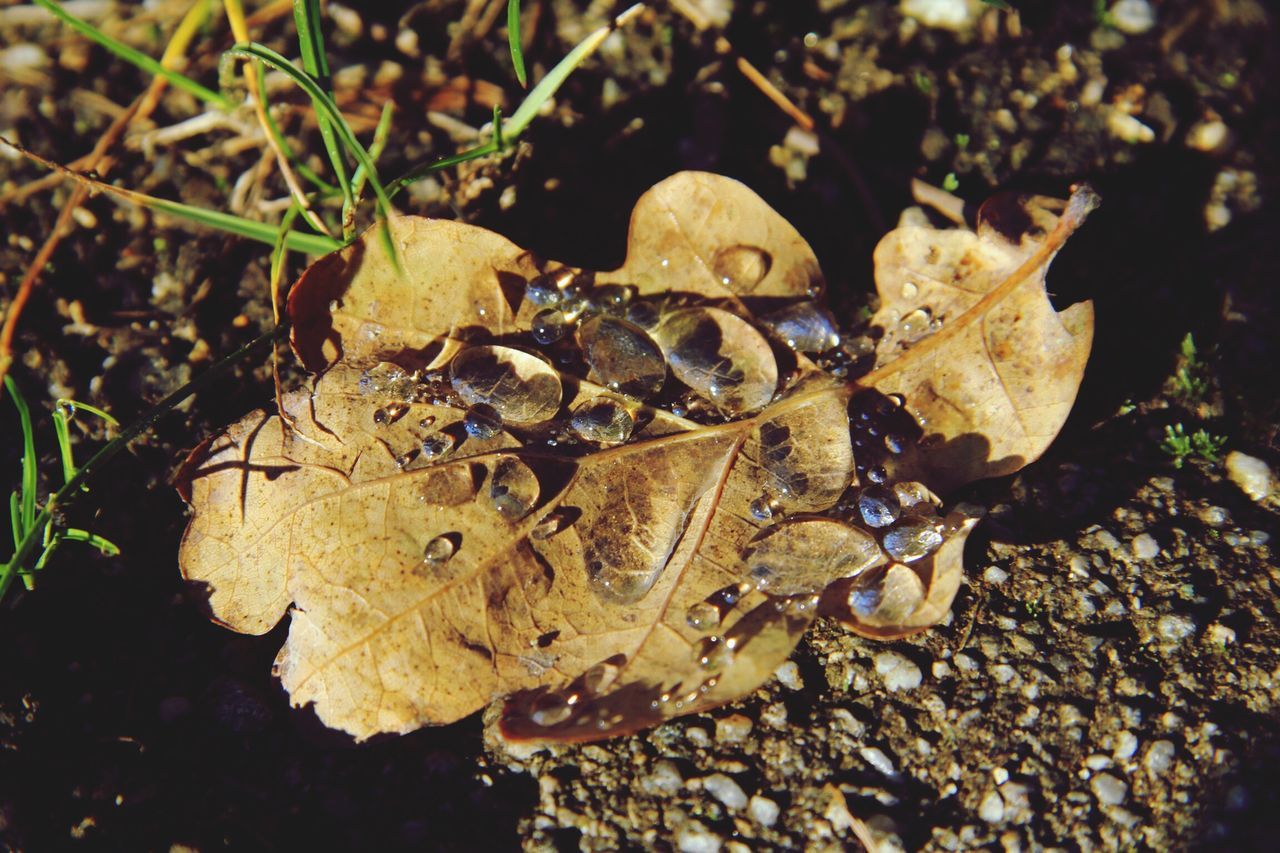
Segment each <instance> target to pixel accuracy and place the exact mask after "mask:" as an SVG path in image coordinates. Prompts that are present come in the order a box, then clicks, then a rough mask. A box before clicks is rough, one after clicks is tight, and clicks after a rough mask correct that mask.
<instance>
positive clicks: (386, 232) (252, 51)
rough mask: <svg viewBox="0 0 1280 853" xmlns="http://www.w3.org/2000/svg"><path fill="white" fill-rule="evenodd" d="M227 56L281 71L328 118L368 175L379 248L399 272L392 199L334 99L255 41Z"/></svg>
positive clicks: (235, 47) (305, 75) (243, 45)
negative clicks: (391, 219)
mask: <svg viewBox="0 0 1280 853" xmlns="http://www.w3.org/2000/svg"><path fill="white" fill-rule="evenodd" d="M227 53H228V54H229V55H231V56H246V57H250V58H252V59H257V60H259V61H260V62H262V63H264V64H266V65H269V66H271V67H272V68H274V69H276V70H277V71H280V72H283V73H284V74H285V75H286V76H288V77H289V78H290V79H291V80H293V81H294V82H295V83H297V84H298V86H299V87H300V88H301V89H302V90H303V91H304V92H306V93H307V96H308V97H310V98H311V103H312V104H313V105H314V106H315V108H316V112H317V113H318V114H324V115H325V116H327V117H328V119H329V121H330V122H331V123H332V125H333V129H334V131H335V132H336V133H337V134H338V138H339V139H340V140H341V141H342V144H343V145H344V146H345V147H346V148H347V150H348V151H350V152H351V155H352V156H353V157H355V159H356V162H358V163H359V164H360V165H362V166H364V168H365V173H366V174H367V175H368V176H369V177H368V181H369V185H370V186H371V187H373V194H374V196H376V197H377V199H378V218H379V220H381V221H382V225H383V227H382V228H380V229H379V235H380V238H381V241H382V246H383V249H385V250H386V252H387V254H388V257H389V258H390V259H391V263H392V266H394V267H395V268H396V270H397V272H399V271H400V260H399V256H398V255H397V254H396V248H395V244H394V243H392V242H391V229H390V227H389V226H388V225H387V219H388V218H389V217H390V215H391V199H390V198H389V197H388V196H387V191H386V189H385V188H384V187H383V186H382V182H381V181H379V180H378V169H377V166H375V165H374V162H373V158H371V157H370V156H369V152H368V151H366V150H365V149H364V146H363V145H361V144H360V141H359V140H357V139H356V136H355V134H354V133H352V132H351V127H350V126H349V125H348V124H347V123H346V121H345V120H344V119H343V118H342V113H341V112H339V110H338V105H337V104H335V103H334V102H333V98H331V97H329V95H327V94H326V93H325V92H324V91H323V90H322V89H321V88H320V86H319V84H317V83H316V81H315V80H313V79H312V78H311V77H310V76H308V75H307V74H304V73H303V72H301V71H299V70H298V69H297V68H294V67H293V65H292V64H291V63H290V62H289V60H287V59H285V58H284V57H283V56H281V55H280V54H278V53H276V52H275V51H274V50H272V49H271V48H269V47H264V46H263V45H260V44H258V43H256V42H255V43H252V44H238V45H236V46H234V47H232V48H231V49H230V50H228V51H227Z"/></svg>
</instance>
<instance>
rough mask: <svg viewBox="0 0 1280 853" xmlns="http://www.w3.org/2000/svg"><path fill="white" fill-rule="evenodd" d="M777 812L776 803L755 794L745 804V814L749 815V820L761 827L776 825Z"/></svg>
mask: <svg viewBox="0 0 1280 853" xmlns="http://www.w3.org/2000/svg"><path fill="white" fill-rule="evenodd" d="M779 811H780V809H779V808H778V804H777V803H775V802H774V801H773V800H771V799H769V798H768V797H762V796H760V795H759V794H756V795H755V796H754V797H752V798H751V801H750V802H748V803H747V814H749V815H751V819H752V820H754V821H755V822H756V823H758V824H760V825H761V826H773V825H774V824H775V823H777V822H778V813H779Z"/></svg>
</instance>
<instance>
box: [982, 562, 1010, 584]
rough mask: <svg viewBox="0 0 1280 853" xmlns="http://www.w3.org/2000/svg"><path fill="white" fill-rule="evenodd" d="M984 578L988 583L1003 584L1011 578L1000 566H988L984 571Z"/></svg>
mask: <svg viewBox="0 0 1280 853" xmlns="http://www.w3.org/2000/svg"><path fill="white" fill-rule="evenodd" d="M982 579H983V580H985V581H986V582H987V583H995V584H1001V583H1004V582H1005V581H1007V580H1008V579H1009V573H1008V572H1006V571H1005V570H1004V569H1002V568H1000V567H999V566H987V568H986V571H984V572H983V573H982Z"/></svg>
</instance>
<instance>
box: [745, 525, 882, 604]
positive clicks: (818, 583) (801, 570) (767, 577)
mask: <svg viewBox="0 0 1280 853" xmlns="http://www.w3.org/2000/svg"><path fill="white" fill-rule="evenodd" d="M743 560H744V562H745V564H746V567H747V572H748V575H749V577H751V578H752V579H754V580H755V581H756V583H757V585H758V586H759V588H760V589H761V590H762V591H764V592H768V593H769V594H770V595H781V596H791V595H814V594H816V593H819V592H821V591H822V590H823V589H825V588H826V587H827V585H828V584H830V583H831V582H833V581H835V580H839V579H840V578H848V577H854V576H855V575H857V574H859V573H860V572H864V571H866V570H867V569H869V568H871V567H872V566H877V565H880V564H881V563H883V562H884V561H885V558H884V554H883V553H881V551H880V547H879V546H878V545H877V544H876V540H875V537H874V536H872V535H871V534H869V533H867V532H866V531H865V530H862V529H861V528H858V527H855V526H853V525H851V524H846V523H845V522H843V521H839V520H837V519H832V518H823V517H819V516H810V517H807V518H797V519H790V520H787V521H782V522H779V523H778V524H775V525H773V526H772V527H767V528H765V529H764V531H762V532H761V533H760V534H759V535H758V536H757V537H756V538H755V539H754V540H752V542H751V544H750V545H749V546H748V547H747V549H746V551H745V553H744V554H743Z"/></svg>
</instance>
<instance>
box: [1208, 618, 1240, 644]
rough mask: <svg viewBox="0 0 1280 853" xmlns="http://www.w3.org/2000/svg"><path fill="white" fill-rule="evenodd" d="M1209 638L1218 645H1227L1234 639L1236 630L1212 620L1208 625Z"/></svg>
mask: <svg viewBox="0 0 1280 853" xmlns="http://www.w3.org/2000/svg"><path fill="white" fill-rule="evenodd" d="M1209 639H1210V640H1211V641H1213V642H1214V643H1216V644H1217V645H1219V646H1229V645H1231V644H1232V643H1234V642H1235V641H1236V632H1235V631H1234V630H1233V629H1231V628H1228V627H1227V626H1226V625H1223V624H1222V623H1221V622H1214V623H1213V624H1212V625H1210V626H1209Z"/></svg>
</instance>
